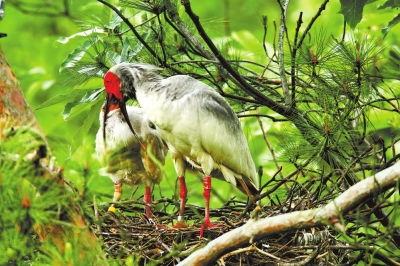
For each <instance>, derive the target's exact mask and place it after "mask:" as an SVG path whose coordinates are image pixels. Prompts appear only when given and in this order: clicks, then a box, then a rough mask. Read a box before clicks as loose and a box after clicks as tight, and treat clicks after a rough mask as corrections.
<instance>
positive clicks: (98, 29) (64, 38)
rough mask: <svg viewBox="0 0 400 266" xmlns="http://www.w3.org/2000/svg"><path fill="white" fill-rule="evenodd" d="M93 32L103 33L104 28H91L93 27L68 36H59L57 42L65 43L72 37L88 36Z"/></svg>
mask: <svg viewBox="0 0 400 266" xmlns="http://www.w3.org/2000/svg"><path fill="white" fill-rule="evenodd" d="M93 33H104V30H103V29H100V28H93V29H90V30H85V31H81V32H78V33H75V34H72V35H71V36H68V37H61V38H59V39H58V40H57V42H59V43H62V44H66V43H68V42H69V41H70V40H71V39H74V38H76V37H88V36H90V35H92V34H93Z"/></svg>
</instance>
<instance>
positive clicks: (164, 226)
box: [147, 218, 168, 230]
mask: <svg viewBox="0 0 400 266" xmlns="http://www.w3.org/2000/svg"><path fill="white" fill-rule="evenodd" d="M147 222H148V224H151V225H153V226H154V227H155V228H156V229H160V230H161V229H162V230H164V229H168V226H167V225H164V224H158V223H156V222H155V221H154V220H153V218H147Z"/></svg>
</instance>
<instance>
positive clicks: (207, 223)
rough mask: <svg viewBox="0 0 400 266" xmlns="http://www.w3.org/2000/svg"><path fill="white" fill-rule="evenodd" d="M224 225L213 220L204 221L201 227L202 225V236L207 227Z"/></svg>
mask: <svg viewBox="0 0 400 266" xmlns="http://www.w3.org/2000/svg"><path fill="white" fill-rule="evenodd" d="M222 226H224V224H221V223H216V224H213V223H212V222H211V221H209V220H208V221H204V223H203V224H202V225H201V227H200V238H202V237H203V235H204V230H205V229H207V228H213V227H222Z"/></svg>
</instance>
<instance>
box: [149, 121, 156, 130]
mask: <svg viewBox="0 0 400 266" xmlns="http://www.w3.org/2000/svg"><path fill="white" fill-rule="evenodd" d="M149 127H150V128H151V129H156V125H154V124H153V123H152V122H151V121H149Z"/></svg>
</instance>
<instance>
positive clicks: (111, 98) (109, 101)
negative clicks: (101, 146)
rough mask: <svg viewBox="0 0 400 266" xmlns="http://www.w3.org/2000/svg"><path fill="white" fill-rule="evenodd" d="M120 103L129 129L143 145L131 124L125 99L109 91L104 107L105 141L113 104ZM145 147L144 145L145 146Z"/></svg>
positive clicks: (119, 105)
mask: <svg viewBox="0 0 400 266" xmlns="http://www.w3.org/2000/svg"><path fill="white" fill-rule="evenodd" d="M116 104H118V107H119V109H120V110H121V113H122V115H123V116H124V119H125V121H126V123H127V124H128V127H129V129H130V130H131V132H132V133H133V135H134V136H135V138H136V139H137V141H138V142H139V143H140V145H142V146H143V143H142V141H141V140H140V138H139V136H138V135H137V134H136V132H135V130H134V129H133V126H132V124H131V121H130V119H129V116H128V112H127V111H126V104H125V101H124V100H120V99H117V98H116V97H115V96H114V95H113V94H111V93H107V96H106V105H105V107H104V118H103V141H104V143H106V125H107V123H106V121H107V118H108V113H109V112H110V108H111V106H113V105H114V106H115V105H116ZM143 147H144V146H143Z"/></svg>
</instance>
